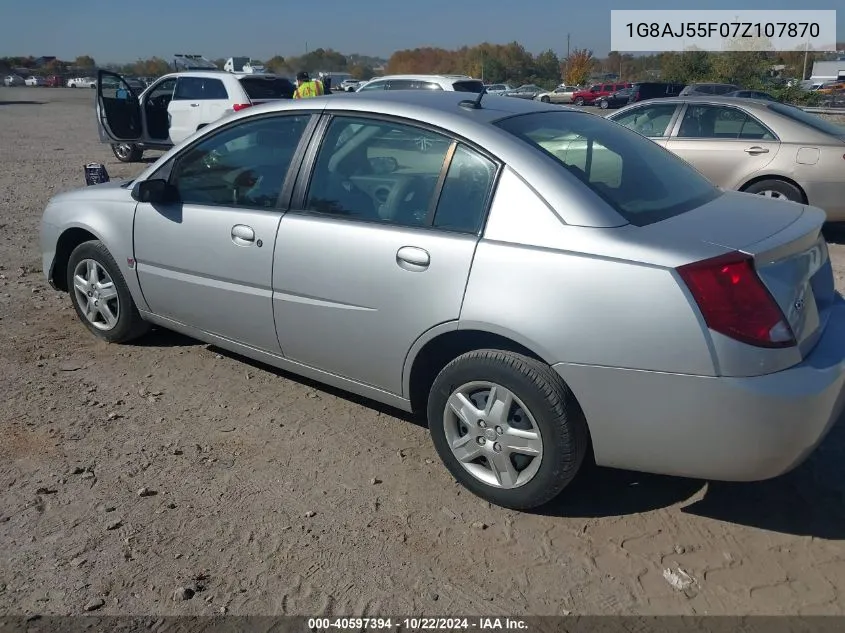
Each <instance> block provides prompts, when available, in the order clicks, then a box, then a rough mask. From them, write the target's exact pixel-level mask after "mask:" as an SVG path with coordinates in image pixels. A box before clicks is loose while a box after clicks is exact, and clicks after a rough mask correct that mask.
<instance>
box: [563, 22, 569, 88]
mask: <svg viewBox="0 0 845 633" xmlns="http://www.w3.org/2000/svg"><path fill="white" fill-rule="evenodd" d="M568 76H569V33H567V34H566V72H565V73H564V77H563V80H564V81H566V78H567V77H568Z"/></svg>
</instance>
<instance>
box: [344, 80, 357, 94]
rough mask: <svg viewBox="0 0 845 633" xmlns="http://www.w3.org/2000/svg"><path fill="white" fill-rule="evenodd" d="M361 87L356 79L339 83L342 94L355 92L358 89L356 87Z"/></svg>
mask: <svg viewBox="0 0 845 633" xmlns="http://www.w3.org/2000/svg"><path fill="white" fill-rule="evenodd" d="M360 85H361V82H360V81H359V80H358V79H344V80H343V81H341V82H340V86H339V88H340V89H341V90H342V91H343V92H355V90H357V89H358V86H360Z"/></svg>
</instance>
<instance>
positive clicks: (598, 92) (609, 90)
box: [572, 83, 631, 106]
mask: <svg viewBox="0 0 845 633" xmlns="http://www.w3.org/2000/svg"><path fill="white" fill-rule="evenodd" d="M630 87H631V84H629V83H605V84H593V85H592V86H590V87H589V88H587V89H586V90H578V91H577V92H575V93H573V94H572V103H574V104H575V105H577V106H582V105H593V104H595V103H597V102H598V100H599V99H601V98H602V97H609V96H610V95H612V94H613V93H614V92H618V91H620V90H624V89H625V88H630Z"/></svg>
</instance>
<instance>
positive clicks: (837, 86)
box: [817, 81, 845, 94]
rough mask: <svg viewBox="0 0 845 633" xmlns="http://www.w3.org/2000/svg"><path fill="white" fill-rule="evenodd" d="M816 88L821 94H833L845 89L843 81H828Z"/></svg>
mask: <svg viewBox="0 0 845 633" xmlns="http://www.w3.org/2000/svg"><path fill="white" fill-rule="evenodd" d="M817 90H818V92H820V93H822V94H833V93H836V92H839V91H840V90H845V81H828V82H825V83H823V84H822V85H821V86H819V87H818V89H817Z"/></svg>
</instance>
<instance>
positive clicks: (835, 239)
mask: <svg viewBox="0 0 845 633" xmlns="http://www.w3.org/2000/svg"><path fill="white" fill-rule="evenodd" d="M822 235H824V239H826V240H827V241H828V242H830V243H831V244H845V222H837V223H835V224H825V225H824V228H823V229H822Z"/></svg>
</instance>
